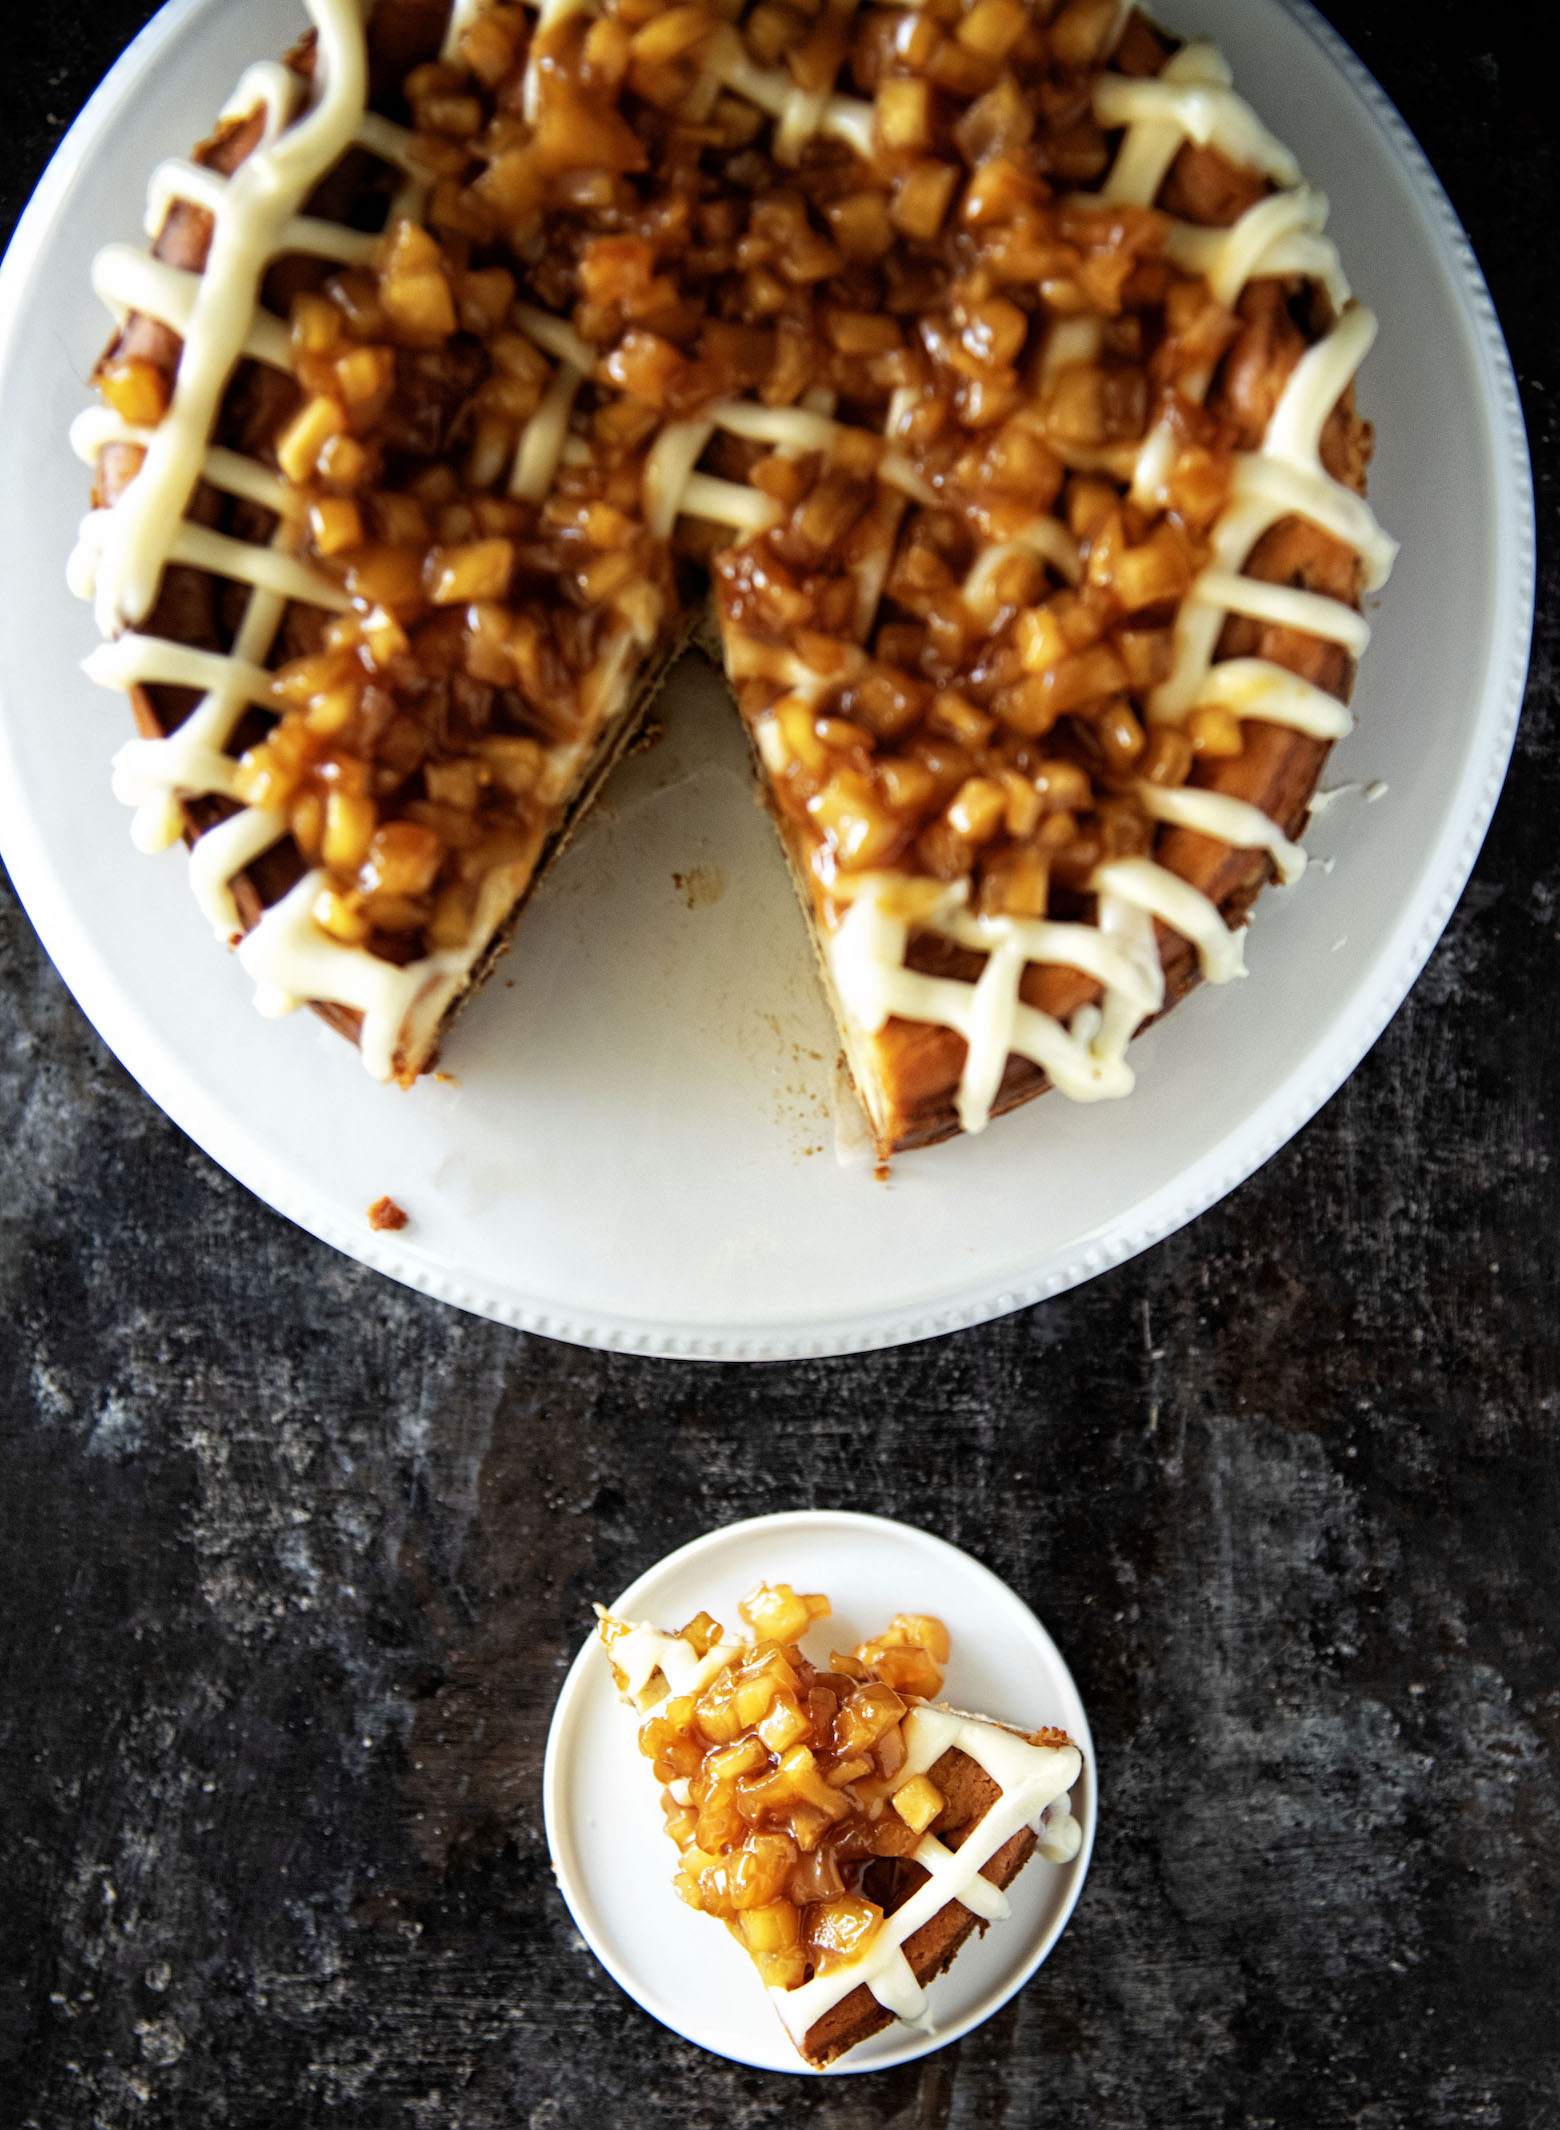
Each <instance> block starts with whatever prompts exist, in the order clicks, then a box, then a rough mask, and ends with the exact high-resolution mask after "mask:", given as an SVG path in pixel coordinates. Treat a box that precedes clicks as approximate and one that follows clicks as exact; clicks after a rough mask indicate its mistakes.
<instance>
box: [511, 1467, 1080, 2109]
mask: <svg viewBox="0 0 1560 2130" xmlns="http://www.w3.org/2000/svg"><path fill="white" fill-rule="evenodd" d="M765 1580H767V1581H770V1582H789V1583H791V1584H792V1585H793V1586H794V1587H795V1588H796V1589H798V1590H821V1591H823V1592H824V1593H825V1594H826V1595H827V1596H828V1597H829V1598H830V1599H831V1600H832V1602H833V1606H834V1611H833V1616H832V1617H831V1618H830V1619H828V1620H826V1621H824V1622H822V1623H821V1625H820V1626H819V1627H818V1628H817V1629H815V1630H814V1632H813V1633H812V1634H810V1635H809V1636H808V1637H807V1638H806V1644H805V1646H806V1647H807V1649H808V1653H809V1654H810V1655H814V1656H816V1657H817V1658H818V1659H820V1660H821V1659H822V1657H823V1655H824V1653H825V1652H826V1651H827V1650H829V1649H831V1648H832V1649H840V1648H848V1647H850V1646H851V1645H852V1644H853V1643H855V1642H857V1641H859V1640H861V1639H863V1638H864V1637H866V1636H867V1635H870V1634H875V1633H878V1632H880V1631H881V1629H882V1628H883V1627H885V1626H886V1625H887V1623H888V1621H889V1619H890V1618H891V1617H892V1616H893V1614H894V1613H895V1612H901V1611H905V1610H907V1609H909V1608H910V1607H912V1606H913V1607H914V1608H915V1609H916V1610H918V1611H925V1612H930V1613H933V1614H935V1615H936V1616H937V1618H939V1619H941V1620H942V1621H943V1622H944V1623H945V1624H946V1626H947V1628H948V1631H949V1634H950V1635H951V1636H952V1640H953V1651H952V1656H951V1658H950V1661H949V1667H948V1677H947V1684H946V1687H945V1690H944V1694H945V1698H946V1699H947V1700H948V1701H949V1702H951V1703H952V1704H953V1705H954V1706H955V1707H958V1708H967V1709H973V1710H977V1711H979V1712H980V1713H981V1714H983V1715H990V1716H993V1717H996V1718H997V1719H998V1720H1001V1721H1011V1722H1014V1723H1022V1724H1023V1725H1025V1726H1026V1727H1030V1728H1032V1727H1034V1726H1037V1725H1039V1724H1042V1723H1054V1724H1060V1725H1061V1726H1062V1728H1063V1729H1065V1730H1066V1731H1067V1732H1068V1733H1069V1735H1070V1736H1071V1737H1072V1739H1073V1740H1074V1742H1075V1743H1076V1745H1077V1746H1078V1748H1079V1750H1080V1751H1081V1753H1082V1754H1083V1773H1082V1775H1081V1777H1080V1778H1079V1781H1078V1783H1077V1786H1076V1788H1075V1789H1074V1790H1073V1793H1072V1808H1073V1812H1074V1814H1075V1816H1076V1818H1077V1820H1078V1822H1079V1825H1080V1827H1081V1828H1082V1830H1083V1844H1082V1847H1081V1848H1080V1849H1079V1852H1078V1854H1077V1856H1076V1857H1075V1858H1074V1860H1073V1861H1072V1862H1071V1863H1070V1864H1063V1865H1056V1864H1048V1863H1046V1862H1045V1861H1044V1860H1043V1859H1042V1858H1040V1857H1038V1856H1036V1857H1032V1858H1031V1860H1030V1861H1029V1863H1028V1864H1027V1865H1025V1867H1024V1869H1023V1870H1022V1871H1021V1872H1020V1873H1019V1875H1018V1877H1017V1879H1016V1880H1015V1881H1014V1882H1013V1885H1012V1886H1011V1887H1010V1889H1009V1895H1008V1897H1009V1899H1010V1900H1011V1902H1012V1904H1013V1913H1012V1915H1011V1916H1010V1917H1008V1918H1007V1920H1006V1921H1004V1922H1001V1923H994V1924H993V1925H992V1926H991V1928H990V1929H989V1930H988V1931H987V1932H986V1934H985V1936H984V1937H972V1938H971V1939H969V1940H968V1941H967V1943H966V1944H965V1945H964V1947H963V1949H962V1951H961V1952H960V1953H959V1956H958V1958H957V1959H956V1960H955V1961H954V1963H953V1965H952V1966H951V1967H950V1968H949V1970H948V1972H947V1973H946V1974H944V1975H941V1976H939V1978H938V1979H937V1980H936V1981H935V1982H934V1983H933V1984H932V1985H931V1987H930V1990H929V1992H928V1998H929V2009H930V2012H931V2016H932V2019H933V2022H934V2031H933V2032H931V2033H929V2034H928V2033H924V2032H920V2031H917V2030H914V2029H912V2028H910V2027H905V2026H894V2027H889V2028H887V2029H886V2030H885V2031H884V2032H883V2033H881V2034H877V2035H874V2036H873V2038H872V2039H871V2040H870V2041H866V2042H863V2043H862V2044H861V2045H860V2047H858V2048H855V2049H852V2050H851V2052H850V2053H849V2055H848V2056H845V2057H843V2058H842V2059H841V2060H840V2061H839V2062H838V2063H837V2064H835V2065H834V2066H833V2067H832V2072H831V2073H829V2074H819V2073H816V2072H813V2071H811V2070H810V2069H809V2067H808V2065H807V2064H805V2063H804V2062H803V2061H802V2059H801V2057H800V2056H798V2055H797V2054H796V2052H795V2050H794V2049H793V2048H792V2046H791V2043H790V2042H789V2040H788V2039H787V2038H786V2035H785V2033H784V2031H783V2029H782V2028H781V2025H780V2022H779V2021H778V2019H776V2017H775V2015H774V2013H773V2011H772V2009H771V2008H770V2006H769V2004H768V2002H767V2001H766V1999H765V1995H764V1990H763V1987H762V1985H761V1983H760V1982H759V1979H758V1976H757V1973H756V1972H755V1970H754V1968H753V1966H752V1963H751V1962H750V1961H749V1959H748V1957H747V1955H746V1954H745V1953H744V1952H743V1951H742V1949H741V1947H740V1946H739V1945H738V1944H737V1943H736V1941H735V1939H734V1938H732V1937H731V1935H730V1934H729V1933H728V1932H727V1931H726V1930H724V1929H723V1928H722V1927H721V1926H720V1925H719V1924H718V1923H716V1922H714V1921H712V1920H711V1918H710V1917H708V1916H701V1915H697V1914H695V1913H694V1911H693V1910H692V1909H690V1908H686V1907H684V1906H683V1904H682V1902H681V1901H680V1900H679V1899H678V1898H677V1895H676V1894H675V1893H674V1892H673V1890H672V1873H673V1865H674V1852H673V1849H672V1845H671V1844H670V1842H669V1841H668V1840H667V1838H666V1833H665V1829H664V1825H663V1822H662V1817H661V1808H660V1793H659V1791H658V1789H657V1787H656V1783H655V1778H654V1776H653V1775H652V1773H651V1771H650V1767H649V1764H648V1763H647V1762H646V1760H645V1759H644V1757H643V1755H642V1754H641V1753H640V1751H639V1748H638V1745H637V1743H636V1732H637V1729H638V1723H637V1720H636V1718H635V1716H634V1714H633V1712H632V1711H631V1710H629V1709H627V1708H625V1707H624V1706H623V1704H622V1702H621V1701H619V1699H618V1696H617V1692H616V1689H615V1688H614V1686H613V1683H612V1678H611V1674H610V1673H609V1671H608V1669H607V1664H606V1660H605V1658H604V1656H603V1655H602V1652H601V1649H600V1645H599V1644H598V1642H597V1640H596V1637H595V1636H594V1635H592V1636H591V1638H590V1640H589V1641H588V1642H587V1643H586V1644H585V1646H584V1648H583V1649H581V1651H580V1653H579V1655H578V1656H577V1657H576V1658H575V1660H574V1663H573V1666H572V1667H571V1669H570V1672H569V1675H568V1677H567V1679H566V1680H565V1681H564V1685H563V1691H562V1693H561V1694H560V1695H559V1697H558V1706H557V1708H556V1710H555V1711H554V1714H553V1720H552V1728H551V1731H550V1732H549V1734H548V1739H547V1758H546V1763H545V1767H544V1770H543V1776H542V1798H543V1807H544V1811H545V1815H546V1824H547V1844H548V1848H549V1849H550V1850H551V1852H552V1861H553V1871H554V1874H555V1876H556V1878H557V1881H558V1887H559V1890H560V1892H561V1893H562V1895H563V1897H564V1899H565V1901H566V1902H567V1903H568V1905H569V1910H570V1913H571V1914H572V1915H573V1917H574V1920H575V1922H576V1923H577V1924H578V1925H579V1928H580V1932H581V1935H582V1936H583V1937H584V1939H585V1942H586V1943H587V1944H588V1945H589V1947H590V1949H591V1951H592V1952H593V1953H594V1954H595V1955H596V1958H597V1959H598V1960H599V1961H600V1962H601V1964H602V1966H603V1967H604V1968H605V1969H606V1970H607V1972H608V1974H610V1975H611V1976H612V1978H613V1980H614V1981H615V1982H617V1983H618V1984H619V1985H620V1986H621V1987H622V1988H623V1989H625V1990H626V1991H627V1992H628V1994H629V1995H630V1996H631V1997H632V1998H634V1999H635V2001H636V2002H637V2003H639V2004H640V2005H642V2006H643V2007H644V2009H645V2010H646V2011H647V2012H649V2013H650V2015H651V2017H652V2018H655V2019H659V2020H660V2022H661V2024H662V2025H663V2026H667V2027H670V2028H671V2029H672V2031H673V2032H674V2033H676V2034H680V2035H682V2036H683V2037H684V2039H685V2040H688V2041H695V2042H697V2043H698V2044H699V2046H700V2047H701V2048H705V2049H709V2050H710V2051H711V2052H712V2053H713V2054H714V2055H717V2056H726V2057H729V2058H731V2060H732V2061H733V2062H735V2063H747V2064H753V2065H756V2066H757V2067H758V2068H759V2069H760V2070H765V2071H794V2072H796V2073H798V2074H799V2075H801V2076H803V2077H815V2076H819V2075H833V2072H840V2073H843V2072H858V2071H884V2070H887V2069H889V2068H890V2067H891V2066H892V2065H894V2064H902V2063H911V2062H913V2061H914V2060H915V2058H917V2057H918V2056H925V2055H929V2054H930V2053H931V2051H932V2050H934V2049H940V2048H943V2047H945V2046H946V2045H947V2044H948V2043H949V2042H950V2041H957V2040H958V2039H959V2037H960V2036H961V2035H963V2034H967V2033H969V2031H970V2030H971V2028H972V2027H977V2026H979V2025H981V2024H982V2022H983V2021H985V2020H987V2019H989V2018H990V2017H991V2016H992V2014H993V2013H994V2012H997V2011H1000V2009H1001V2008H1002V2006H1003V2005H1004V2004H1006V2003H1007V2001H1008V1999H1009V1998H1010V1997H1011V1996H1012V1995H1013V1993H1014V1992H1015V1991H1016V1990H1018V1989H1021V1988H1022V1987H1023V1985H1024V1984H1025V1983H1026V1982H1027V1981H1028V1980H1029V1978H1030V1976H1031V1975H1033V1974H1034V1972H1035V1970H1036V1968H1038V1967H1039V1965H1040V1964H1041V1962H1042V1961H1043V1960H1044V1959H1045V1957H1046V1955H1047V1954H1048V1953H1049V1952H1050V1950H1051V1948H1052V1947H1053V1946H1054V1945H1055V1943H1056V1941H1057V1939H1058V1938H1059V1937H1060V1935H1061V1933H1062V1928H1063V1926H1064V1925H1065V1923H1066V1921H1067V1918H1068V1917H1069V1916H1070V1915H1071V1914H1072V1912H1073V1909H1074V1907H1075V1906H1076V1905H1077V1900H1078V1896H1079V1893H1080V1892H1081V1891H1082V1889H1083V1881H1084V1875H1085V1873H1086V1872H1087V1870H1088V1868H1089V1856H1090V1852H1091V1851H1092V1849H1093V1847H1094V1827H1095V1819H1096V1812H1097V1799H1098V1789H1097V1780H1096V1771H1095V1764H1094V1743H1093V1740H1092V1738H1091V1737H1090V1735H1089V1721H1088V1718H1087V1716H1085V1714H1084V1712H1083V1703H1082V1702H1081V1701H1080V1700H1079V1698H1078V1689H1077V1687H1076V1686H1075V1685H1074V1684H1073V1680H1072V1675H1071V1673H1070V1672H1069V1671H1068V1669H1067V1666H1066V1664H1065V1663H1064V1662H1063V1661H1062V1657H1061V1654H1060V1652H1059V1651H1058V1649H1057V1647H1056V1644H1055V1643H1054V1642H1053V1641H1052V1640H1051V1637H1050V1636H1049V1635H1048V1634H1047V1633H1046V1631H1045V1629H1044V1628H1043V1627H1042V1626H1041V1624H1040V1622H1039V1621H1038V1620H1037V1619H1036V1618H1035V1616H1034V1614H1033V1613H1032V1612H1031V1611H1030V1609H1029V1607H1028V1606H1027V1605H1026V1604H1025V1603H1024V1602H1023V1600H1022V1599H1021V1598H1020V1597H1018V1596H1017V1594H1016V1593H1015V1592H1014V1591H1012V1590H1010V1589H1009V1588H1008V1586H1007V1584H1006V1583H1004V1582H1001V1581H999V1579H998V1578H997V1577H996V1576H994V1575H993V1574H992V1573H991V1571H990V1570H989V1569H987V1568H983V1567H982V1566H981V1565H980V1563H979V1562H978V1561H974V1560H971V1558H970V1556H969V1555H968V1554H967V1553H961V1552H960V1550H959V1549H958V1547H957V1546H951V1545H949V1544H948V1543H947V1541H946V1540H945V1539H941V1538H935V1537H933V1536H932V1534H931V1533H930V1532H929V1531H919V1530H917V1529H915V1527H914V1526H913V1525H910V1524H902V1523H896V1522H893V1521H891V1520H890V1519H889V1518H887V1517H882V1516H861V1515H856V1514H853V1513H851V1512H848V1511H845V1510H832V1509H798V1510H791V1511H788V1512H787V1513H785V1514H782V1515H778V1516H755V1517H753V1518H751V1519H750V1520H749V1521H748V1522H746V1523H738V1524H728V1525H727V1526H726V1527H725V1529H724V1530H720V1531H711V1532H708V1533H707V1534H706V1535H705V1536H704V1537H703V1538H696V1539H694V1540H693V1541H692V1543H691V1544H689V1545H686V1546H680V1547H679V1548H678V1549H677V1551H676V1552H675V1553H669V1554H667V1556H666V1558H665V1559H664V1560H661V1561H657V1562H656V1564H655V1566H654V1567H653V1568H650V1569H647V1570H646V1572H645V1573H644V1574H643V1575H642V1576H640V1577H639V1579H638V1581H637V1582H634V1583H632V1584H630V1586H629V1588H628V1589H627V1590H625V1591H624V1592H623V1594H622V1596H621V1597H619V1598H618V1599H616V1600H615V1602H614V1603H613V1604H612V1605H611V1606H610V1607H609V1610H611V1611H613V1612H615V1613H618V1614H620V1615H622V1616H624V1617H627V1618H630V1619H640V1620H649V1621H651V1622H653V1623H655V1624H657V1625H662V1626H666V1627H669V1628H675V1627H679V1626H681V1625H682V1623H683V1622H684V1621H685V1620H689V1619H691V1618H692V1617H693V1616H694V1614H695V1613H697V1612H699V1611H700V1610H708V1611H709V1612H711V1613H713V1615H714V1616H715V1618H716V1619H718V1620H720V1621H722V1622H723V1623H725V1624H726V1625H728V1626H730V1625H731V1624H732V1623H733V1622H734V1621H735V1620H736V1617H737V1610H736V1608H737V1600H738V1599H739V1598H740V1597H742V1596H743V1594H744V1593H745V1592H746V1591H748V1590H750V1589H751V1588H752V1587H753V1585H754V1584H755V1583H757V1582H760V1581H765Z"/></svg>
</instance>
